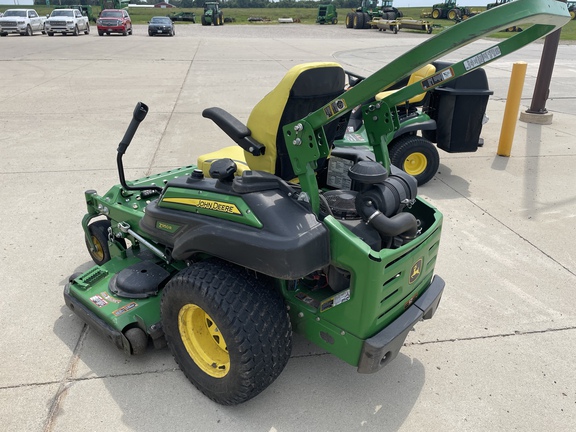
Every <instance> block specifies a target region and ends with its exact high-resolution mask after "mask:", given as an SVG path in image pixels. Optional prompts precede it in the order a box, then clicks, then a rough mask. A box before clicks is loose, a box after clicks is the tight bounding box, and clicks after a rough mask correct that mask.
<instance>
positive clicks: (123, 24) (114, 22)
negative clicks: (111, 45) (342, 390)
mask: <svg viewBox="0 0 576 432" xmlns="http://www.w3.org/2000/svg"><path fill="white" fill-rule="evenodd" d="M96 26H97V27H98V34H99V35H100V36H103V35H104V33H106V34H107V35H110V33H121V34H122V35H124V36H126V35H129V34H132V20H131V19H130V15H128V12H127V11H125V10H124V9H104V10H103V11H102V12H100V16H99V17H98V19H97V20H96Z"/></svg>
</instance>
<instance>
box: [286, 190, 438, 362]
mask: <svg viewBox="0 0 576 432" xmlns="http://www.w3.org/2000/svg"><path fill="white" fill-rule="evenodd" d="M410 211H411V212H413V213H414V214H417V215H418V217H420V218H421V219H422V223H423V233H422V234H421V235H420V236H419V237H418V238H417V239H416V240H414V241H412V242H410V243H408V244H406V245H404V246H402V247H400V248H398V249H383V250H382V251H380V252H376V251H374V250H372V249H370V247H369V246H368V245H367V244H366V243H364V242H363V241H362V240H360V239H359V238H358V237H356V236H355V235H353V234H352V233H351V232H350V231H348V229H347V228H345V227H344V226H343V225H342V224H340V222H338V220H336V219H334V218H332V217H327V218H326V219H324V222H325V223H326V225H327V226H328V228H329V229H330V253H331V256H332V264H333V265H334V266H336V267H338V268H341V269H343V270H347V271H349V272H350V274H351V278H350V287H349V289H347V290H344V291H342V292H340V293H334V292H333V291H331V290H330V289H325V290H314V291H312V290H310V289H308V288H306V286H305V284H302V283H301V284H299V285H297V287H296V288H295V289H292V290H291V289H289V288H285V291H284V295H285V298H286V299H287V301H288V303H289V304H290V313H291V317H292V318H293V325H294V329H295V331H297V332H300V333H303V334H304V335H305V336H306V338H307V339H310V340H311V341H313V342H315V343H316V344H318V345H319V346H321V347H322V348H324V349H325V350H327V351H328V352H331V353H332V354H334V355H336V356H337V357H339V358H341V359H343V360H345V361H346V362H348V363H350V364H352V365H354V366H356V365H357V362H358V358H359V353H360V351H359V350H351V349H350V348H351V346H355V347H360V346H361V345H362V342H363V341H364V340H365V339H368V338H370V337H372V336H374V335H375V334H377V333H378V332H379V331H381V330H382V329H384V328H385V327H386V326H388V325H389V324H390V323H391V322H392V321H394V320H395V319H396V318H398V317H399V316H400V315H401V314H402V313H403V312H404V311H405V310H406V309H407V308H408V307H409V306H410V305H411V304H412V303H413V302H414V301H415V300H416V299H417V298H418V296H420V295H421V294H422V293H423V292H424V291H425V290H426V289H427V288H428V286H429V284H430V281H431V279H432V276H433V273H434V265H435V263H436V255H437V253H438V247H439V243H440V234H441V226H442V216H441V214H440V213H439V212H438V211H436V209H434V208H433V207H431V206H430V205H429V204H426V203H424V202H423V201H421V200H420V199H418V200H417V201H416V203H415V204H414V206H413V207H412V209H411V210H410ZM419 262H420V265H418V267H417V270H418V276H417V277H414V275H413V274H412V273H413V272H412V270H413V269H414V267H415V266H416V265H417V264H418V263H419ZM335 297H336V299H334V298H335ZM299 314H301V315H302V316H299ZM322 332H324V333H328V334H329V335H330V336H331V338H327V337H326V336H324V337H323V335H322ZM327 339H328V340H333V342H332V343H330V342H328V341H327Z"/></svg>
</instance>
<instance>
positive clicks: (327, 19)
mask: <svg viewBox="0 0 576 432" xmlns="http://www.w3.org/2000/svg"><path fill="white" fill-rule="evenodd" d="M316 23H317V24H327V23H328V24H338V12H337V11H336V6H334V5H333V4H325V5H320V6H318V16H317V17H316Z"/></svg>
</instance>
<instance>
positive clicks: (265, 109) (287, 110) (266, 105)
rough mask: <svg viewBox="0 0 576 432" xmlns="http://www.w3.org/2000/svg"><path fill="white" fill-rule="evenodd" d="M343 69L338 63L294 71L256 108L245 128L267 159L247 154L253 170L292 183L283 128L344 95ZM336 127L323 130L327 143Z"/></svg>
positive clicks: (306, 67) (304, 65) (298, 66)
mask: <svg viewBox="0 0 576 432" xmlns="http://www.w3.org/2000/svg"><path fill="white" fill-rule="evenodd" d="M344 82H345V74H344V69H342V67H341V66H340V65H339V64H338V63H332V62H324V63H319V62H317V63H305V64H301V65H297V66H294V67H293V68H291V69H290V70H289V71H288V72H287V73H286V75H285V76H284V78H283V79H282V81H280V83H279V84H278V85H277V86H276V88H274V90H272V91H271V92H270V93H268V94H267V95H266V96H264V98H263V99H262V100H261V101H260V102H258V104H256V106H255V107H254V109H253V110H252V112H251V113H250V117H249V118H248V122H247V123H246V125H247V126H248V128H249V129H250V131H251V135H252V137H253V138H254V139H255V140H257V141H258V142H260V143H261V144H263V145H264V146H265V147H266V151H265V154H264V155H261V156H253V155H252V154H250V153H248V152H245V157H246V162H247V163H248V166H249V167H250V169H253V170H259V171H266V172H269V173H272V174H275V175H277V176H279V177H281V178H282V179H284V180H291V179H293V178H294V177H295V175H294V171H293V169H292V164H291V162H290V158H289V156H288V151H287V149H286V144H285V141H284V136H283V133H282V127H283V126H285V125H286V124H288V123H292V122H294V121H296V120H299V119H301V118H304V117H305V116H307V115H308V114H310V113H311V112H313V111H316V110H317V109H319V108H321V107H322V106H324V105H326V104H327V103H328V102H330V101H331V100H332V99H334V98H335V97H336V96H338V95H339V94H342V93H343V92H344ZM336 128H337V123H336V122H332V123H330V124H328V125H327V126H325V127H324V132H325V133H326V137H327V138H328V141H329V142H331V141H333V139H334V135H335V133H336Z"/></svg>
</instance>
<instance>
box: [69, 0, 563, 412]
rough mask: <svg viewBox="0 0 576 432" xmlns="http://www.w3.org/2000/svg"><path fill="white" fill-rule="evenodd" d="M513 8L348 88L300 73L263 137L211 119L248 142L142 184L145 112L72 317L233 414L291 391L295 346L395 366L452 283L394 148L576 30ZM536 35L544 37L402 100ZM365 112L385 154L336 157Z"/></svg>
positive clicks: (334, 78) (105, 205) (545, 3)
mask: <svg viewBox="0 0 576 432" xmlns="http://www.w3.org/2000/svg"><path fill="white" fill-rule="evenodd" d="M502 8H506V9H504V10H503V11H502V13H499V12H495V13H494V12H487V13H486V15H485V16H484V17H483V16H482V15H480V16H478V18H477V19H474V20H470V21H468V22H463V23H462V24H460V25H457V26H452V27H451V28H449V29H447V30H446V31H443V32H442V33H440V34H438V35H436V36H435V37H433V38H429V39H427V40H426V41H425V42H423V43H422V44H420V45H418V46H416V47H414V48H412V49H411V50H409V51H407V52H406V53H405V54H403V55H402V56H400V57H398V58H397V59H395V60H393V61H391V62H390V63H389V64H387V65H386V66H384V67H382V68H381V69H380V70H378V71H377V72H375V73H374V74H372V75H371V76H369V77H367V78H366V79H363V80H361V81H360V82H358V83H356V84H355V85H354V86H352V87H351V88H350V89H349V90H347V91H345V90H344V85H345V72H344V70H343V69H342V67H341V66H340V65H338V64H336V63H308V64H304V65H299V66H295V67H293V68H292V69H290V70H289V71H288V72H287V74H286V75H285V77H284V78H283V79H282V81H281V82H280V84H279V85H278V86H276V88H275V89H273V90H272V91H271V92H270V93H269V94H268V95H266V96H265V97H264V99H262V101H261V102H259V103H258V104H257V105H256V106H255V107H254V109H253V110H252V113H251V114H250V116H249V118H248V121H247V124H246V125H244V124H243V123H242V122H240V121H239V120H238V119H236V118H235V117H233V116H232V115H231V114H229V113H228V112H226V111H225V110H223V109H221V108H208V109H205V110H204V111H203V113H202V115H203V116H204V117H206V118H209V119H211V120H213V121H214V122H215V123H216V125H218V126H219V127H220V128H221V129H222V130H223V131H224V132H225V133H226V134H227V135H228V136H229V137H230V138H231V140H232V141H234V142H235V143H236V144H237V145H235V146H232V147H227V148H224V149H222V150H221V151H220V152H215V153H216V154H209V155H204V156H201V157H200V158H199V160H198V164H197V165H196V166H195V165H191V164H187V165H185V166H183V167H181V168H175V169H171V170H169V171H165V172H162V173H158V174H152V175H148V176H146V177H143V178H140V179H137V180H133V181H127V180H126V178H125V175H124V167H123V161H122V158H123V156H124V154H125V153H126V151H127V149H128V146H129V145H130V142H131V140H132V138H133V136H134V134H135V133H136V131H137V129H138V126H139V124H140V123H141V122H142V121H143V120H144V118H145V117H146V114H147V112H148V107H147V106H146V105H145V104H142V103H138V104H137V106H136V109H135V110H134V114H133V118H132V121H131V123H130V125H129V127H128V130H127V131H126V133H125V135H124V137H123V138H122V140H121V141H120V144H119V146H118V148H117V157H116V162H117V167H118V174H119V180H120V184H118V185H116V186H113V187H112V188H111V189H110V190H109V191H108V192H106V193H105V194H103V195H99V194H98V193H97V192H96V191H95V190H87V191H86V192H85V194H84V200H85V204H86V208H87V213H86V214H85V216H84V218H83V219H82V229H83V230H84V240H85V242H86V247H87V249H88V252H89V254H90V256H91V257H92V259H93V261H94V262H95V264H96V265H95V266H94V267H92V268H90V269H89V270H86V271H84V272H83V273H81V274H74V275H72V276H70V278H69V283H68V284H67V285H66V287H65V289H64V300H65V302H66V305H67V306H68V307H69V308H70V309H71V310H72V311H74V312H75V313H76V314H77V315H79V316H80V317H81V318H82V319H84V320H85V321H86V322H87V323H88V324H89V325H90V327H91V328H92V329H93V330H94V331H96V332H98V333H100V334H101V335H103V336H104V337H106V338H107V339H109V340H110V341H111V342H112V343H113V344H114V345H115V346H116V347H117V348H119V349H121V350H123V351H124V352H125V353H126V354H128V355H130V354H142V353H143V352H144V351H145V350H146V349H147V347H148V345H149V343H152V344H153V345H154V346H155V347H156V348H161V347H164V346H165V345H166V344H167V345H168V347H169V348H170V350H171V352H172V354H173V356H174V358H175V360H176V362H177V363H178V365H179V367H180V369H181V370H182V371H183V373H184V374H185V375H186V377H187V378H188V379H189V380H190V381H191V382H192V383H193V384H194V385H195V386H196V387H197V388H198V389H199V390H200V391H201V392H203V393H204V394H205V395H206V396H207V397H209V398H210V399H212V400H214V401H216V402H217V403H220V404H223V405H236V404H239V403H243V402H245V401H247V400H249V399H251V398H253V397H255V396H256V395H258V394H259V393H260V392H262V391H264V390H265V389H266V388H267V387H268V386H269V385H270V384H271V383H272V382H273V381H274V380H275V379H276V378H277V377H278V376H279V374H280V373H281V372H282V370H283V369H284V367H285V365H286V363H287V362H288V360H289V358H290V353H291V347H292V332H293V331H295V332H299V333H301V334H303V335H304V336H305V337H306V338H307V339H308V340H310V341H312V342H313V343H315V344H317V345H318V346H319V347H321V348H322V349H324V350H326V351H328V352H330V353H332V354H334V355H336V356H337V357H339V358H340V359H342V360H344V361H345V362H347V363H349V364H351V365H353V366H355V367H357V370H358V372H360V373H373V372H376V371H378V370H380V369H381V368H382V367H384V366H385V365H387V364H389V363H390V362H391V361H392V360H393V359H394V358H395V357H396V356H397V354H398V352H399V351H400V349H401V347H402V346H403V344H404V341H405V339H406V337H407V335H408V333H409V332H410V331H411V330H412V329H413V327H414V326H415V325H416V324H417V323H418V322H419V321H421V320H425V319H429V318H432V317H433V315H434V314H435V312H436V309H437V307H438V305H439V302H440V299H441V296H442V293H443V290H444V282H443V281H442V279H441V278H440V277H438V276H435V275H434V267H435V264H436V258H437V254H438V249H439V242H440V236H441V230H442V215H441V213H440V212H439V211H438V210H437V209H435V208H434V207H433V206H432V205H430V204H429V203H428V202H427V201H426V200H424V199H421V198H419V197H418V196H417V194H416V193H417V187H416V180H415V179H414V178H413V177H411V176H409V175H407V174H406V173H405V172H403V171H401V170H400V169H398V168H396V167H394V166H393V165H391V164H390V158H389V155H388V146H387V145H386V142H388V140H387V137H388V136H390V135H394V134H395V132H396V131H398V130H400V127H401V124H402V123H404V122H402V123H401V122H400V114H399V111H398V110H399V106H400V105H401V104H402V103H403V102H404V101H407V100H410V99H411V98H412V97H415V96H416V95H419V94H421V93H422V92H423V91H424V92H426V91H431V90H433V89H437V88H438V87H440V86H442V87H447V86H448V84H449V83H450V81H452V80H454V79H458V80H460V77H462V76H464V75H466V74H469V73H473V72H474V71H476V70H478V68H479V67H481V66H482V65H484V64H487V63H489V62H491V61H494V60H496V59H499V58H501V57H503V56H505V55H507V54H510V53H512V52H514V51H516V50H518V49H520V48H522V47H523V46H525V45H526V44H528V43H530V42H532V41H534V40H537V39H540V38H542V37H544V36H546V35H547V34H549V33H550V32H552V31H555V30H556V29H557V28H559V27H560V26H562V25H564V24H565V23H566V22H568V21H569V18H570V17H569V15H568V12H567V9H566V6H565V5H564V4H563V3H560V2H558V1H556V0H517V1H516V2H513V3H510V4H509V5H504V6H502ZM520 22H528V23H531V24H533V25H531V26H529V27H528V28H527V29H526V30H525V31H524V32H523V33H522V34H518V35H513V36H512V37H510V38H509V39H505V40H502V41H499V42H498V43H496V44H495V45H494V46H492V47H490V48H485V46H484V45H482V46H481V50H482V51H481V52H478V53H477V54H474V55H472V56H469V57H466V58H464V59H463V60H461V61H458V62H455V63H453V64H451V65H449V66H445V65H442V64H437V67H438V68H440V70H436V71H435V72H434V73H433V75H432V76H426V77H424V78H422V79H416V80H415V81H414V82H413V83H410V84H407V85H406V86H405V87H402V88H399V89H397V90H396V91H389V89H391V88H392V87H393V86H394V85H396V84H398V83H400V82H401V81H402V80H403V79H404V77H406V76H408V75H410V74H412V73H413V72H414V71H417V70H419V69H420V68H422V66H424V65H427V64H431V63H433V62H434V61H435V60H436V59H438V58H441V57H443V56H445V55H447V54H449V53H451V52H453V51H455V50H456V49H458V48H460V47H461V46H464V45H466V44H468V43H470V42H473V41H474V40H476V39H477V38H480V37H482V36H485V35H488V34H491V33H493V32H494V31H497V30H498V29H501V28H506V27H508V26H510V25H514V24H516V23H520ZM456 87H457V86H456ZM382 91H388V92H387V93H386V94H385V95H383V96H382V99H380V100H372V99H371V98H372V97H373V96H374V95H376V94H377V93H379V92H382ZM446 91H449V90H446ZM442 100H446V99H444V98H443V99H442ZM367 101H368V102H367ZM358 106H360V108H359V111H360V112H361V117H362V125H363V127H364V129H365V131H366V137H367V139H368V146H369V148H370V149H371V150H372V151H369V150H368V148H367V146H363V148H359V149H358V148H332V144H333V140H334V139H335V138H337V137H339V136H341V135H342V134H343V133H344V131H345V127H346V125H347V124H348V123H349V114H350V112H351V111H352V110H353V109H354V108H355V107H358ZM448 108H450V107H447V109H448ZM439 109H440V108H439ZM452 110H454V108H452ZM438 115H439V116H441V115H443V114H442V113H439V114H438Z"/></svg>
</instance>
